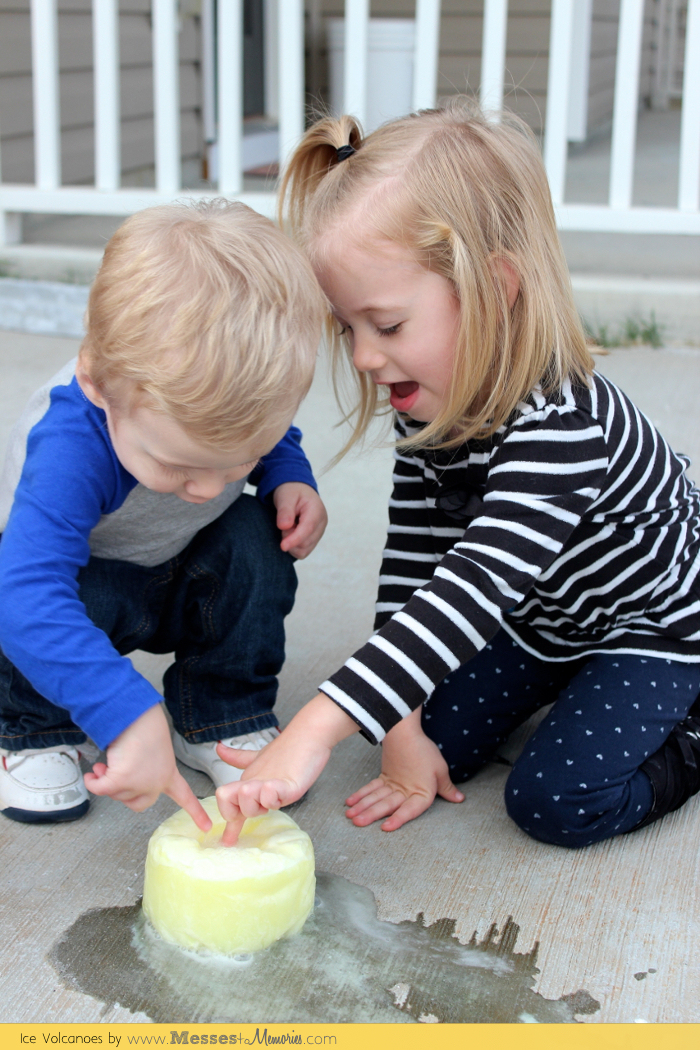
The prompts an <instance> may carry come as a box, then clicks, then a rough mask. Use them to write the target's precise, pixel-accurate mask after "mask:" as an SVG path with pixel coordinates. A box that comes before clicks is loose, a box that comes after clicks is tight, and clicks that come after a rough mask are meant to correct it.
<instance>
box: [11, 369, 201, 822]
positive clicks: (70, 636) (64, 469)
mask: <svg viewBox="0 0 700 1050" xmlns="http://www.w3.org/2000/svg"><path fill="white" fill-rule="evenodd" d="M54 394H55V397H54V399H53V401H52V404H51V407H50V409H49V410H48V411H47V412H46V413H45V414H44V416H43V417H42V418H41V419H40V420H39V422H38V423H37V424H36V426H35V427H34V428H33V430H32V431H31V433H30V434H29V439H28V441H27V458H26V461H25V465H24V470H23V473H22V477H21V480H20V482H19V485H18V487H17V489H16V492H15V499H14V505H13V508H12V513H11V515H10V519H9V521H8V523H7V527H6V529H5V532H4V534H3V536H2V542H0V597H1V600H0V645H1V646H2V648H3V651H4V652H5V655H6V656H7V658H8V659H9V660H11V661H12V663H13V664H14V665H15V666H16V667H17V668H18V669H19V670H20V671H21V672H22V673H23V674H24V675H25V677H26V678H28V679H29V681H30V682H31V683H32V685H33V686H34V688H35V689H36V690H37V691H38V692H39V693H41V695H42V696H45V697H46V698H47V699H48V700H50V701H51V702H52V703H54V704H56V705H57V706H58V707H62V708H64V709H66V710H67V711H68V712H69V713H70V715H71V718H72V719H73V721H74V722H75V723H76V724H77V725H79V726H80V727H81V729H83V730H84V731H85V732H86V733H87V734H88V735H89V736H91V737H92V739H93V740H95V742H96V743H97V744H98V745H99V746H100V747H101V748H103V749H105V748H106V749H107V753H108V762H109V766H111V765H112V761H111V756H112V754H114V757H115V759H116V758H117V757H118V755H119V754H120V753H121V748H120V746H118V744H119V742H120V741H121V742H122V743H123V738H124V735H125V734H126V733H127V730H133V729H134V728H135V727H136V726H138V725H140V724H142V723H140V718H141V716H142V715H144V714H145V713H147V712H149V711H150V710H151V709H153V708H154V707H156V705H159V704H160V702H161V697H160V695H159V693H158V692H157V691H156V690H155V689H154V688H153V686H152V685H151V684H150V683H149V682H148V681H146V679H145V678H143V676H142V675H140V674H139V673H138V672H137V671H136V669H135V668H134V667H133V665H132V663H131V661H130V660H129V659H128V658H127V657H123V656H121V655H120V654H119V653H118V652H117V651H116V649H115V648H114V646H113V645H112V643H111V641H110V639H109V638H108V636H107V635H106V634H105V633H104V631H102V630H100V629H99V628H98V627H97V626H96V625H95V624H94V623H93V622H92V621H91V620H90V618H89V617H88V615H87V612H86V609H85V605H84V604H83V602H82V601H81V600H80V593H79V585H78V573H79V571H80V569H81V568H82V566H83V565H85V564H86V563H87V561H88V559H89V557H90V547H89V537H90V533H91V531H92V528H93V527H94V526H95V525H96V524H97V522H98V521H99V520H100V517H101V516H102V514H103V513H110V512H111V511H113V510H116V509H117V507H119V506H120V505H121V503H123V501H124V499H125V498H126V496H127V495H128V493H129V492H130V491H131V489H132V488H133V486H134V484H135V480H134V479H133V478H132V477H131V475H129V474H128V473H127V472H126V471H124V469H123V468H121V467H120V465H119V463H118V461H117V460H116V457H115V456H114V453H113V450H112V448H111V444H110V443H109V442H108V440H107V439H106V437H105V431H104V425H103V419H101V417H100V416H99V414H97V410H93V409H91V408H90V407H87V408H86V407H85V404H84V399H81V395H80V394H79V392H78V390H77V386H75V388H74V387H73V386H63V387H59V388H58V389H57V390H55V391H54ZM162 717H163V716H162V712H161V718H162ZM131 735H132V736H133V732H132V734H131ZM127 739H128V737H127ZM115 748H116V751H114V749H115ZM161 752H167V753H168V755H170V756H171V755H172V747H171V745H170V740H169V737H168V740H167V747H166V745H165V744H163V745H162V747H161ZM153 757H154V756H153V755H151V756H150V757H149V759H148V762H147V763H146V765H148V763H152V762H153ZM158 757H159V759H160V758H163V757H164V755H163V754H161V755H159V756H158ZM165 761H166V764H167V761H168V757H167V755H166V756H165ZM173 761H174V760H173ZM164 783H165V784H166V786H167V785H169V784H170V783H171V778H170V776H169V775H166V776H165V780H164ZM180 787H181V786H177V785H176V787H175V790H176V791H177V792H178V793H179V794H181V792H180ZM164 789H165V788H164ZM188 790H189V789H188ZM103 793H104V792H103ZM173 797H175V796H173ZM182 797H184V795H183V796H182ZM193 797H194V796H192V798H193ZM195 802H196V800H195ZM191 804H192V799H191V798H189V797H188V805H191ZM196 805H197V807H198V805H199V804H198V803H197V804H196ZM189 811H190V812H192V809H190V810H189ZM200 817H201V814H200Z"/></svg>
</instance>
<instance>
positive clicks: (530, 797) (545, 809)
mask: <svg viewBox="0 0 700 1050" xmlns="http://www.w3.org/2000/svg"><path fill="white" fill-rule="evenodd" d="M505 805H506V812H507V813H508V816H509V817H510V819H511V820H512V821H514V823H516V824H517V825H518V827H519V828H520V829H521V831H524V832H526V834H528V835H529V836H530V837H531V838H533V839H537V841H538V842H546V843H549V844H550V845H553V846H564V847H565V848H567V849H579V848H581V847H582V846H590V845H592V844H593V843H594V842H597V841H598V840H599V838H600V835H597V834H596V832H595V830H594V828H593V827H592V824H594V823H597V821H598V817H599V814H592V813H591V811H590V805H589V806H587V805H586V800H585V799H584V798H582V797H579V798H574V797H572V795H571V794H568V795H567V794H565V793H564V792H563V790H562V789H561V787H560V786H558V785H557V784H556V783H553V782H552V781H551V780H548V779H547V778H546V777H545V776H542V777H539V775H523V774H521V773H520V771H519V770H518V769H517V766H516V767H515V768H514V769H513V772H512V773H511V775H510V776H509V777H508V780H507V782H506V788H505ZM604 837H606V836H604Z"/></svg>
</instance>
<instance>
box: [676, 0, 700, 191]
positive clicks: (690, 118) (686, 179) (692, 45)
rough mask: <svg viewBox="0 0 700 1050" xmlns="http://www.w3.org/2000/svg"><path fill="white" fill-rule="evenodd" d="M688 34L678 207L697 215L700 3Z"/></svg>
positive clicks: (693, 0) (698, 0)
mask: <svg viewBox="0 0 700 1050" xmlns="http://www.w3.org/2000/svg"><path fill="white" fill-rule="evenodd" d="M685 34H686V35H685V68H684V72H683V111H682V114H681V162H680V178H679V180H678V207H679V208H680V210H681V211H697V210H698V207H699V206H700V185H699V183H700V0H689V3H688V20H687V23H686V30H685Z"/></svg>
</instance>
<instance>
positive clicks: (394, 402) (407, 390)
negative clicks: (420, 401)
mask: <svg viewBox="0 0 700 1050" xmlns="http://www.w3.org/2000/svg"><path fill="white" fill-rule="evenodd" d="M389 390H390V391H391V394H390V396H389V401H390V402H391V407H392V408H395V409H396V411H397V412H408V411H409V409H410V408H411V406H412V405H413V404H414V402H415V400H416V398H417V397H418V383H414V382H413V381H412V380H406V382H404V383H390V384H389Z"/></svg>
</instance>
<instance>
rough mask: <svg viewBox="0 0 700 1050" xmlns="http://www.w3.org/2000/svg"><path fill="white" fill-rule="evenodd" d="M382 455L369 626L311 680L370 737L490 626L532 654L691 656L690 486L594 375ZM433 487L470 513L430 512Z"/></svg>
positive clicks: (697, 576)
mask: <svg viewBox="0 0 700 1050" xmlns="http://www.w3.org/2000/svg"><path fill="white" fill-rule="evenodd" d="M418 428H419V424H410V423H409V424H407V423H405V422H403V421H401V420H399V421H398V422H397V434H398V436H400V437H404V436H406V435H408V436H409V437H410V435H411V434H415V433H417V432H418ZM395 459H396V467H395V475H394V490H393V494H392V498H391V501H390V506H389V536H388V541H387V546H386V549H385V551H384V559H383V563H382V569H381V576H380V581H379V598H378V603H377V619H376V624H375V626H376V628H377V631H376V633H375V634H374V636H373V637H372V638H371V639H370V640H369V642H368V643H367V644H366V645H365V646H363V647H362V648H361V649H360V650H358V652H356V653H355V654H354V656H352V657H351V658H350V659H349V660H348V661H347V663H346V664H345V665H344V666H343V667H342V668H341V669H340V670H339V671H338V672H337V673H336V674H334V675H333V676H332V677H331V678H330V679H329V680H328V681H326V682H324V684H323V685H322V686H321V689H322V690H323V691H324V692H325V693H326V694H327V695H328V696H330V697H331V698H332V699H333V700H334V701H335V702H336V703H338V704H339V705H340V706H341V707H342V708H343V709H344V710H345V711H347V713H348V714H349V715H351V717H352V718H354V719H355V720H356V721H357V722H358V723H359V725H360V727H361V729H362V731H363V733H364V734H365V735H366V736H367V737H368V738H369V739H370V740H372V741H379V740H381V739H382V737H383V736H384V734H385V733H386V732H388V730H389V729H391V727H392V726H393V725H395V724H396V723H397V722H398V721H400V719H402V718H404V717H405V716H406V715H408V714H409V713H410V712H411V711H412V710H414V709H415V708H416V707H418V706H419V705H420V704H421V703H423V701H424V700H425V699H426V698H427V697H428V696H430V694H431V692H432V691H433V689H434V688H435V686H436V685H437V684H438V683H439V682H440V681H441V680H442V679H443V678H444V677H445V675H447V674H448V673H449V672H450V671H451V670H454V669H455V668H457V667H459V666H460V665H462V664H464V663H466V662H467V661H468V660H469V659H470V658H471V657H472V656H474V655H475V653H476V652H478V651H479V650H480V649H482V648H483V647H484V646H485V645H486V644H487V642H488V641H489V640H490V639H491V638H492V637H493V636H494V635H495V633H496V632H497V631H498V629H499V628H500V627H501V626H503V627H504V628H505V629H506V630H507V631H508V633H509V634H510V635H511V636H512V637H513V638H514V639H516V641H518V642H519V643H520V645H522V646H523V647H524V648H525V649H527V650H528V651H529V652H531V653H534V654H535V655H537V656H539V657H541V658H543V659H545V660H552V661H562V660H571V659H574V658H577V657H581V656H587V655H591V654H592V653H598V652H623V653H635V654H640V655H642V656H645V655H651V656H656V657H666V658H669V659H674V660H680V661H683V662H687V663H698V662H700V493H699V492H698V490H697V489H696V488H694V487H693V485H692V484H691V482H690V481H689V479H688V478H687V476H686V474H685V468H686V467H687V466H688V460H687V459H685V458H684V457H682V456H678V455H676V454H675V453H674V452H673V451H672V450H671V449H670V448H669V446H668V445H667V444H666V442H665V441H664V440H663V438H662V437H661V436H660V435H659V433H658V432H657V431H656V430H655V428H654V427H653V426H652V424H651V423H650V422H649V420H648V419H647V418H646V417H645V416H644V415H643V414H642V413H641V412H640V411H639V410H638V409H637V408H635V406H634V405H633V404H632V403H631V402H630V401H629V400H628V398H626V397H625V395H624V394H623V393H622V392H621V391H620V390H618V389H617V387H615V385H614V384H613V383H611V382H610V381H609V380H607V379H605V378H604V377H603V376H601V375H599V374H597V373H596V374H595V375H594V377H593V379H592V380H591V385H590V388H588V387H584V386H576V387H572V386H571V385H569V384H567V385H566V386H565V387H564V389H563V390H562V391H561V392H560V393H559V394H557V395H554V396H551V397H549V398H545V397H544V396H543V395H542V393H541V392H540V391H538V390H535V391H533V393H532V394H531V395H530V397H529V398H528V399H527V401H525V402H521V403H520V404H519V405H518V406H517V409H516V410H515V412H514V413H513V415H512V416H511V417H510V418H509V419H508V421H507V422H506V423H505V424H504V425H503V426H502V427H501V428H500V429H499V430H498V431H497V432H496V433H495V434H494V435H492V436H491V437H490V438H488V439H486V440H483V441H477V440H471V441H468V442H466V443H465V444H464V445H462V446H460V447H459V448H458V449H456V450H454V449H452V450H447V451H439V452H435V451H432V450H429V449H420V450H417V451H409V452H408V453H404V452H399V451H397V452H396V456H395ZM446 490H452V491H453V492H454V490H457V493H458V494H457V496H456V497H454V496H453V498H452V502H453V503H454V502H456V503H457V504H458V505H462V506H464V504H465V503H467V507H466V510H467V511H469V512H471V513H475V515H476V516H474V517H473V518H471V519H469V520H468V521H467V520H466V519H463V520H462V523H461V524H460V522H459V521H456V520H455V519H454V516H453V517H450V516H449V514H448V513H447V512H446V511H445V510H444V509H440V508H439V507H438V506H436V498H438V497H440V496H441V495H443V497H444V494H445V492H446ZM470 496H471V497H472V498H471V502H470V503H469V502H468V497H470ZM449 502H450V501H449V500H448V503H449ZM443 504H444V498H443V499H441V500H440V507H442V506H443ZM448 509H449V508H448ZM454 513H455V512H454V510H453V514H454ZM457 513H458V512H457ZM465 525H466V526H467V527H466V531H465Z"/></svg>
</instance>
